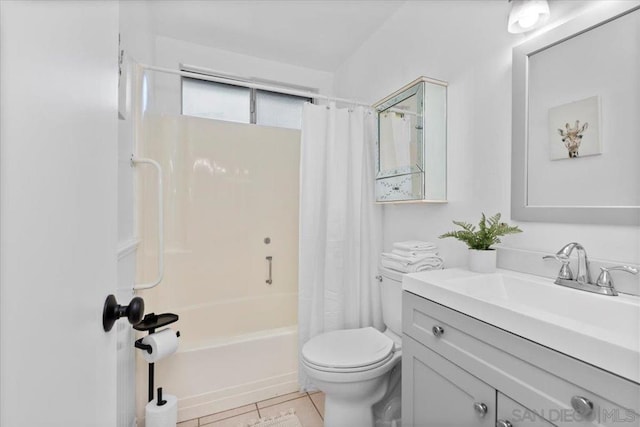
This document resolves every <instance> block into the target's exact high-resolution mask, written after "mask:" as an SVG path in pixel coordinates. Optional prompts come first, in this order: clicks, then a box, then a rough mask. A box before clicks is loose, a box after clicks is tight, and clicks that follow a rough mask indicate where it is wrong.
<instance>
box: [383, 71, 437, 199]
mask: <svg viewBox="0 0 640 427" xmlns="http://www.w3.org/2000/svg"><path fill="white" fill-rule="evenodd" d="M374 108H375V109H376V112H377V119H378V120H377V121H378V140H377V147H376V148H377V150H376V201H377V202H380V203H400V202H433V203H445V202H446V199H447V83H446V82H443V81H440V80H434V79H430V78H427V77H420V78H418V79H416V80H414V81H413V82H411V83H409V84H408V85H406V86H404V87H403V88H401V89H399V90H397V91H395V92H394V93H392V94H391V95H389V96H387V97H385V98H384V99H382V100H380V101H379V102H377V103H376V104H374Z"/></svg>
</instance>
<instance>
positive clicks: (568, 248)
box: [542, 242, 638, 296]
mask: <svg viewBox="0 0 640 427" xmlns="http://www.w3.org/2000/svg"><path fill="white" fill-rule="evenodd" d="M574 249H575V250H576V251H578V273H577V274H576V277H575V279H574V278H573V272H572V271H571V267H570V266H569V261H570V256H571V253H572V252H573V250H574ZM542 259H555V260H556V261H560V262H561V263H562V267H560V272H559V273H558V277H557V278H556V281H555V284H556V285H561V286H567V287H570V288H574V289H580V290H582V291H587V292H594V293H597V294H603V295H611V296H616V295H618V292H617V291H616V289H615V288H614V287H613V280H612V279H611V274H610V273H609V271H611V270H622V271H625V272H627V273H631V274H638V270H637V269H635V268H633V267H628V266H626V265H621V266H615V267H609V268H605V267H601V268H600V270H601V272H600V275H599V276H598V280H596V282H595V283H592V281H591V271H590V270H589V258H588V257H587V251H586V250H585V249H584V246H582V245H581V244H580V243H577V242H572V243H569V244H567V245H565V246H563V247H562V249H560V250H559V251H558V252H556V254H555V255H545V256H543V257H542Z"/></svg>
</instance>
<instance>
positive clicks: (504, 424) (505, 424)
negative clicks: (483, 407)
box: [496, 420, 513, 427]
mask: <svg viewBox="0 0 640 427" xmlns="http://www.w3.org/2000/svg"><path fill="white" fill-rule="evenodd" d="M496 427H513V424H511V421H509V420H498V421H496Z"/></svg>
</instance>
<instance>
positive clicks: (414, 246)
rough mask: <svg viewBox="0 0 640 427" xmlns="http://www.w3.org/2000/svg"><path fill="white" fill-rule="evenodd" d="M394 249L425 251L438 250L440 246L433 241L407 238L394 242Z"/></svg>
mask: <svg viewBox="0 0 640 427" xmlns="http://www.w3.org/2000/svg"><path fill="white" fill-rule="evenodd" d="M393 249H400V250H403V251H424V250H436V249H438V247H437V246H436V245H434V244H433V243H431V242H423V241H421V240H407V241H404V242H396V243H394V244H393Z"/></svg>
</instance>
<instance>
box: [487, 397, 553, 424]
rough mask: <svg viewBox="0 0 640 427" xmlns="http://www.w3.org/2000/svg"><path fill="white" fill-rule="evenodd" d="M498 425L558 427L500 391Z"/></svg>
mask: <svg viewBox="0 0 640 427" xmlns="http://www.w3.org/2000/svg"><path fill="white" fill-rule="evenodd" d="M497 413H498V421H497V422H496V427H503V426H504V427H507V426H513V427H556V426H555V424H551V423H550V422H549V421H547V420H545V419H544V418H542V417H541V416H539V415H538V414H536V413H534V412H533V411H531V410H529V409H527V408H525V407H524V406H522V405H520V404H519V403H518V402H516V401H514V400H511V399H509V398H508V397H507V396H505V395H504V394H502V393H500V392H498V409H497Z"/></svg>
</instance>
